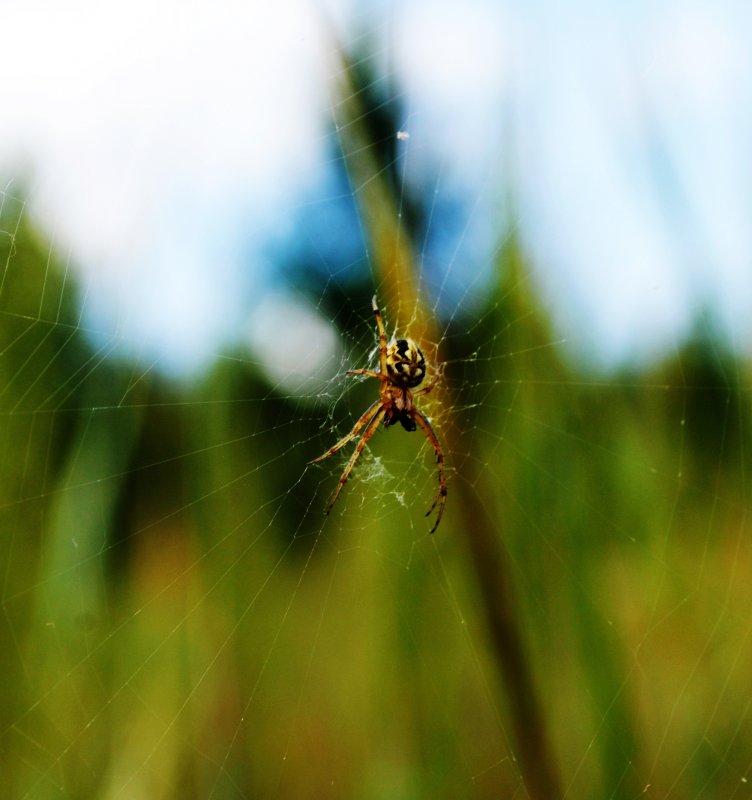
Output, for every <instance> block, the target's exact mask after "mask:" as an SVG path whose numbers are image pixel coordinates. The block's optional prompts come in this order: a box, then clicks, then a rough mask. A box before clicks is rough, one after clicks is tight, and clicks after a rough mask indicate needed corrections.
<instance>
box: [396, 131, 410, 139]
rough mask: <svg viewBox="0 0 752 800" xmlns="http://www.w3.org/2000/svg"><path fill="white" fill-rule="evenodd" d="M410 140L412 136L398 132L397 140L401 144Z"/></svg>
mask: <svg viewBox="0 0 752 800" xmlns="http://www.w3.org/2000/svg"><path fill="white" fill-rule="evenodd" d="M409 138H410V134H409V133H408V132H407V131H397V139H399V141H400V142H406V141H407V140H408V139H409Z"/></svg>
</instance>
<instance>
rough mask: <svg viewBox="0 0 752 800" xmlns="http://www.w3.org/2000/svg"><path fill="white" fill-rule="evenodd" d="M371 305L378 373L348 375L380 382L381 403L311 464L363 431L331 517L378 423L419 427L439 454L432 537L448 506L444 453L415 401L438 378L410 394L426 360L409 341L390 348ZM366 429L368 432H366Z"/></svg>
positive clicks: (423, 372)
mask: <svg viewBox="0 0 752 800" xmlns="http://www.w3.org/2000/svg"><path fill="white" fill-rule="evenodd" d="M371 305H372V307H373V313H374V316H375V317H376V327H377V328H378V331H379V371H378V372H373V371H372V370H370V369H351V370H348V371H347V374H348V375H366V376H368V377H369V378H376V379H377V380H378V381H380V382H381V386H380V387H379V399H378V400H377V401H376V402H375V403H372V404H371V405H370V406H369V407H368V409H367V410H366V412H365V413H364V414H363V415H362V416H361V417H360V419H359V420H358V421H357V422H356V423H355V425H353V427H352V430H351V431H350V433H348V434H347V436H344V437H343V438H342V439H340V440H339V441H338V442H337V444H335V445H334V447H330V448H329V449H328V450H327V451H326V452H325V453H323V454H322V455H320V456H319V457H318V458H314V459H313V461H310V462H309V463H310V464H318V463H319V462H320V461H323V460H324V459H325V458H329V456H332V455H334V454H335V453H336V452H337V451H338V450H341V449H342V448H343V447H344V446H345V445H346V444H348V442H351V441H352V440H353V439H354V438H355V437H356V436H357V435H358V434H359V433H360V432H361V431H363V434H362V436H361V437H360V440H359V441H358V444H357V446H356V447H355V452H354V453H353V454H352V456H350V460H349V461H348V462H347V466H346V467H345V471H344V472H343V473H342V476H341V477H340V479H339V484H338V485H337V488H336V489H335V491H334V494H333V495H332V499H331V500H330V501H329V505H328V506H327V508H326V513H327V514H328V513H329V512H330V511H331V510H332V508H333V506H334V504H335V503H336V502H337V498H338V497H339V493H340V492H341V491H342V487H343V486H344V485H345V483H347V479H348V478H349V477H350V472H352V468H353V467H354V466H355V462H356V461H357V460H358V457H359V456H360V454H361V453H362V452H363V448H364V447H365V446H366V444H368V440H369V439H370V438H371V437H372V436H373V434H374V433H376V429H377V428H378V427H379V423H380V422H381V421H382V420H383V421H384V426H385V427H387V428H388V427H389V426H390V425H395V424H396V423H397V422H399V423H400V425H402V427H403V428H404V429H405V430H406V431H414V430H417V428H418V426H420V427H421V428H422V429H423V433H425V435H426V437H427V438H428V441H429V442H430V443H431V445H432V447H433V449H434V452H435V453H436V461H437V464H438V471H439V490H438V491H437V492H436V496H435V497H434V500H433V503H432V504H431V507H430V508H429V509H428V511H427V512H426V516H429V514H430V513H431V512H432V511H433V510H434V508H436V505H437V504H438V506H439V510H438V511H437V512H436V521H435V522H434V524H433V527H432V528H431V533H433V532H434V531H435V530H436V528H438V527H439V522H441V517H442V515H443V513H444V506H445V504H446V496H447V486H446V477H445V475H444V453H443V451H442V449H441V444H440V442H439V438H438V436H437V435H436V432H435V431H434V429H433V428H432V427H431V423H430V422H429V421H428V419H427V418H426V416H425V415H424V414H423V413H422V412H421V411H419V410H418V409H417V408H416V407H415V405H414V403H413V398H415V397H417V396H418V395H421V394H428V392H430V391H431V389H433V387H434V386H435V385H436V381H437V378H434V379H433V380H432V381H431V382H430V383H429V384H427V385H426V386H424V387H423V388H422V389H418V391H417V392H416V391H411V390H413V389H415V387H416V386H420V384H421V383H423V380H424V379H425V377H426V359H425V357H424V356H423V353H422V352H421V350H420V348H419V347H418V345H417V344H415V342H413V341H411V340H410V339H395V340H394V341H392V342H391V343H390V344H389V345H387V340H386V330H385V329H384V320H383V318H382V316H381V311H379V306H378V303H377V302H376V296H375V295H374V297H373V300H372V301H371ZM364 428H365V430H363V429H364Z"/></svg>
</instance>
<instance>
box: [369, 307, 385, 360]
mask: <svg viewBox="0 0 752 800" xmlns="http://www.w3.org/2000/svg"><path fill="white" fill-rule="evenodd" d="M371 306H372V307H373V313H374V315H375V317H376V327H377V328H378V329H379V372H381V374H382V375H386V329H385V328H384V318H383V317H382V316H381V311H379V304H378V303H377V302H376V295H374V296H373V298H372V299H371Z"/></svg>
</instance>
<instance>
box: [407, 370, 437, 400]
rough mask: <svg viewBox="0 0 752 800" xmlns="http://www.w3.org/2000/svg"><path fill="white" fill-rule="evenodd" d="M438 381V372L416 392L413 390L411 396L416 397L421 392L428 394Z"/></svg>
mask: <svg viewBox="0 0 752 800" xmlns="http://www.w3.org/2000/svg"><path fill="white" fill-rule="evenodd" d="M438 382H439V374H438V372H437V373H436V374H435V375H434V376H433V380H432V381H431V382H430V383H429V384H428V385H427V386H424V387H423V388H422V389H418V390H417V391H416V392H413V397H417V396H418V395H421V394H428V393H429V392H430V391H431V389H433V387H434V386H436V384H437V383H438Z"/></svg>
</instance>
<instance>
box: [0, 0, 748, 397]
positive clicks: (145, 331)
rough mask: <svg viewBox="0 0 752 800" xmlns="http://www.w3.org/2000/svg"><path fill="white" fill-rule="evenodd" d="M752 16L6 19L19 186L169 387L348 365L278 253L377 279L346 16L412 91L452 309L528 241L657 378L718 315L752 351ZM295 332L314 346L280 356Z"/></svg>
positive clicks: (409, 181) (411, 125) (586, 318)
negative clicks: (351, 112)
mask: <svg viewBox="0 0 752 800" xmlns="http://www.w3.org/2000/svg"><path fill="white" fill-rule="evenodd" d="M627 5H628V8H627V7H626V6H627ZM323 20H327V23H326V24H323ZM751 23H752V12H751V11H748V10H747V7H746V6H745V5H744V4H742V3H736V2H728V1H726V2H716V3H710V2H692V1H691V0H689V1H687V2H681V3H678V2H665V0H664V1H663V2H653V3H645V2H643V3H634V4H623V3H619V2H616V0H611V2H600V3H592V2H585V1H584V0H576V2H572V3H568V4H566V7H564V6H562V4H556V3H553V2H548V1H546V0H538V1H537V2H527V3H522V2H511V0H510V1H509V2H491V1H490V0H465V2H458V1H455V2H449V0H431V2H428V0H412V2H403V3H393V2H386V0H382V2H378V3H370V4H357V5H356V4H355V3H347V2H345V0H341V2H337V0H330V2H329V3H327V4H326V6H323V5H321V4H316V3H312V2H306V1H305V0H281V1H280V2H275V3H274V4H248V3H243V2H222V3H209V2H206V0H197V2H192V3H190V4H185V3H178V2H173V1H172V0H168V1H166V2H160V3H153V2H145V0H134V2H131V3H129V4H128V5H127V6H115V5H113V4H102V3H94V2H92V1H91V0H73V1H72V2H70V3H67V4H65V6H64V7H63V6H60V5H59V4H54V3H50V2H40V0H24V2H9V3H5V4H3V5H2V7H0V29H2V30H3V31H4V34H5V35H4V37H3V38H4V46H3V51H2V53H1V54H0V58H1V59H2V60H3V64H2V70H3V75H4V80H3V81H2V83H1V84H0V188H2V187H3V186H4V187H5V191H6V192H7V193H10V194H13V193H18V194H19V195H23V196H24V198H25V199H26V202H27V205H26V208H27V210H28V213H29V214H30V215H31V216H32V217H33V219H34V221H35V222H36V224H38V225H39V226H40V227H41V228H42V230H43V231H45V232H46V234H47V235H48V236H49V237H50V240H51V241H53V242H54V246H55V248H56V251H57V252H58V253H59V254H61V255H62V257H63V258H65V259H66V260H67V261H69V263H70V264H71V267H72V269H73V270H74V272H75V274H76V275H77V276H78V279H79V282H80V284H81V287H82V291H81V298H82V305H83V309H82V327H83V328H84V329H86V330H87V331H90V332H92V333H91V337H92V339H93V341H94V343H95V344H98V345H99V346H101V345H102V343H103V342H110V343H112V342H114V343H115V347H114V351H115V352H116V353H120V354H121V355H123V356H125V357H129V358H138V359H139V361H140V363H144V364H147V365H151V364H153V365H154V368H156V369H159V370H161V371H163V372H165V373H166V374H170V375H175V376H191V375H195V374H197V373H200V372H201V371H202V370H204V369H207V368H209V367H210V366H211V364H212V363H213V361H214V359H215V358H216V356H217V354H219V353H222V352H225V351H227V350H229V349H232V348H234V347H237V346H243V347H246V348H247V350H248V353H249V357H250V358H252V359H258V360H259V361H260V362H261V363H262V364H264V363H265V364H266V368H267V372H268V374H269V375H270V377H271V378H272V379H273V380H274V381H277V382H279V383H280V384H281V385H283V386H287V387H288V388H291V387H294V386H297V385H301V381H303V379H304V378H305V376H306V375H307V374H308V373H309V372H313V371H317V370H318V371H320V370H321V368H322V365H324V364H327V365H330V366H331V365H334V366H333V367H332V368H334V367H336V364H337V363H338V350H337V344H336V337H333V336H332V329H331V325H330V321H329V320H328V319H326V318H324V317H323V316H321V315H319V313H318V312H317V310H316V307H315V304H312V303H311V302H310V299H309V298H306V297H305V296H303V294H302V293H301V292H300V291H299V290H298V289H297V287H296V286H295V285H294V281H293V282H292V284H291V282H290V280H289V272H285V270H284V269H283V265H284V261H285V259H286V258H291V257H292V254H298V255H299V253H300V249H301V236H303V238H304V239H305V240H306V241H309V242H310V241H316V240H318V241H320V243H321V247H322V250H320V251H319V253H318V256H317V258H318V259H319V267H320V268H321V269H322V270H331V272H332V273H334V274H335V275H343V274H346V273H347V270H348V269H355V268H356V265H358V264H362V263H363V262H362V260H359V259H358V252H359V248H362V242H361V241H360V239H359V238H358V227H357V221H356V220H354V215H353V209H352V205H353V203H352V197H351V196H348V192H347V191H342V188H341V186H342V176H341V175H338V174H336V173H337V169H338V168H341V162H340V161H338V160H337V159H336V158H335V157H334V156H333V147H334V146H335V144H334V143H333V138H332V136H331V110H330V103H331V90H332V79H333V76H334V77H335V78H336V71H337V65H336V60H335V59H334V57H333V50H332V46H331V39H329V38H328V28H327V25H328V24H332V25H333V26H334V29H335V30H337V31H338V35H339V36H340V37H341V40H342V41H343V42H345V44H346V46H350V47H353V46H355V47H360V48H361V52H362V50H363V48H364V47H367V48H369V49H370V55H371V56H372V59H371V63H372V66H373V67H374V68H375V69H376V70H377V75H378V76H381V77H383V78H384V79H385V83H386V84H387V85H389V86H392V87H398V89H399V98H400V113H402V114H403V117H402V119H400V120H399V126H398V127H399V130H403V131H405V132H406V133H408V134H409V136H408V137H402V138H401V139H400V141H399V152H400V158H401V159H402V161H401V165H400V169H401V175H402V176H403V180H404V186H405V189H406V191H408V190H409V191H410V193H411V196H414V197H418V198H420V199H421V201H422V203H423V204H424V206H425V208H426V209H429V210H430V212H431V213H430V220H431V224H430V225H429V226H427V228H426V230H425V232H424V236H423V237H422V239H421V248H420V255H421V258H422V260H423V266H424V269H425V270H426V272H427V273H430V274H431V275H432V276H434V277H433V280H432V282H431V286H432V287H434V291H436V292H437V293H438V296H437V297H436V298H435V300H436V302H435V307H436V308H437V309H438V310H439V312H440V313H444V314H447V315H448V314H452V313H456V309H457V308H458V306H459V308H460V310H462V308H465V307H466V308H467V309H472V308H473V307H474V306H475V305H476V304H477V303H478V302H480V301H481V300H482V299H483V298H484V296H485V291H486V289H487V283H488V280H489V279H490V276H491V274H492V270H493V267H494V258H495V254H496V252H497V249H498V247H499V245H500V243H503V242H504V241H505V239H506V238H507V237H509V236H510V235H515V236H517V237H519V239H520V241H521V242H522V244H523V247H524V249H525V251H526V253H528V255H529V256H530V259H531V263H532V267H533V271H534V275H535V278H536V281H537V283H538V285H539V286H540V291H541V294H542V296H543V297H544V298H545V300H546V303H547V305H548V307H549V308H550V310H551V313H552V314H553V317H554V319H555V320H556V322H557V325H558V327H559V329H560V332H561V334H562V336H563V337H565V338H566V339H567V341H568V342H569V343H570V346H571V347H572V348H574V350H575V351H576V352H577V353H579V354H580V356H581V357H582V358H583V359H585V360H588V361H589V362H591V363H593V364H596V365H599V366H600V367H601V368H606V369H608V368H614V367H618V366H623V365H625V364H634V363H637V364H644V363H649V362H650V361H652V360H655V359H659V358H662V357H664V356H666V355H670V354H671V353H672V352H673V351H674V350H675V349H676V347H677V346H678V344H679V343H680V342H681V341H682V340H683V339H684V338H685V337H687V336H689V335H691V333H692V331H693V328H694V326H696V325H697V324H698V321H699V320H700V319H701V318H707V317H708V316H709V317H710V318H711V319H712V320H713V322H714V324H715V325H716V326H717V328H718V330H719V331H721V332H722V333H723V334H724V335H725V336H726V337H727V338H728V339H729V341H730V342H731V344H732V346H733V347H735V348H736V349H737V350H738V351H740V352H743V353H748V352H749V350H750V346H751V345H752V322H750V315H749V313H748V312H747V309H749V308H750V307H752V278H751V276H752V270H751V269H750V257H751V255H752V234H751V233H750V230H751V229H752V228H751V226H750V225H749V223H748V222H747V220H748V219H749V218H750V215H751V212H752V208H751V207H750V206H751V205H752V202H751V201H752V197H751V196H750V195H751V192H750V187H752V169H751V167H752V164H750V159H752V155H751V154H750V148H749V142H750V141H751V140H752V137H751V136H750V134H752V130H750V129H751V128H752V102H751V101H752V98H751V97H750V94H751V92H752V89H751V88H750V82H749V80H747V79H746V76H749V75H750V74H752V70H751V69H750V67H751V66H752V64H750V61H752V49H751V48H749V47H748V42H749V41H750V33H751V32H752V30H751V28H752V24H751ZM396 134H397V130H395V136H396ZM313 208H316V209H317V210H318V213H317V214H312V213H308V214H306V213H304V211H305V209H313ZM301 209H303V211H301ZM322 209H326V211H325V213H322ZM332 220H335V222H334V223H333V222H332ZM2 222H3V221H2V219H0V224H2ZM332 225H334V226H335V227H337V228H338V229H341V230H343V231H345V232H346V235H345V234H343V235H341V236H340V235H338V236H336V237H332V236H331V228H332ZM316 226H319V228H318V229H317V228H316ZM327 236H328V237H329V238H328V239H327ZM285 276H286V277H285ZM275 311H276V312H278V313H275ZM260 319H263V320H265V322H264V324H263V325H260V324H259V320H260ZM296 321H300V322H301V325H300V327H301V329H304V330H305V336H304V337H303V339H304V341H305V342H307V343H308V345H309V349H308V350H305V348H302V347H301V346H300V345H299V346H297V347H296V348H292V349H291V348H287V349H286V350H284V351H282V350H280V352H279V353H277V352H275V351H274V349H273V348H274V345H273V343H274V342H276V341H281V340H282V339H283V338H284V337H283V336H281V334H282V333H283V332H284V331H289V330H290V326H291V325H294V324H297V323H296ZM303 323H304V324H303ZM265 359H266V361H265ZM291 390H292V389H291Z"/></svg>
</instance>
